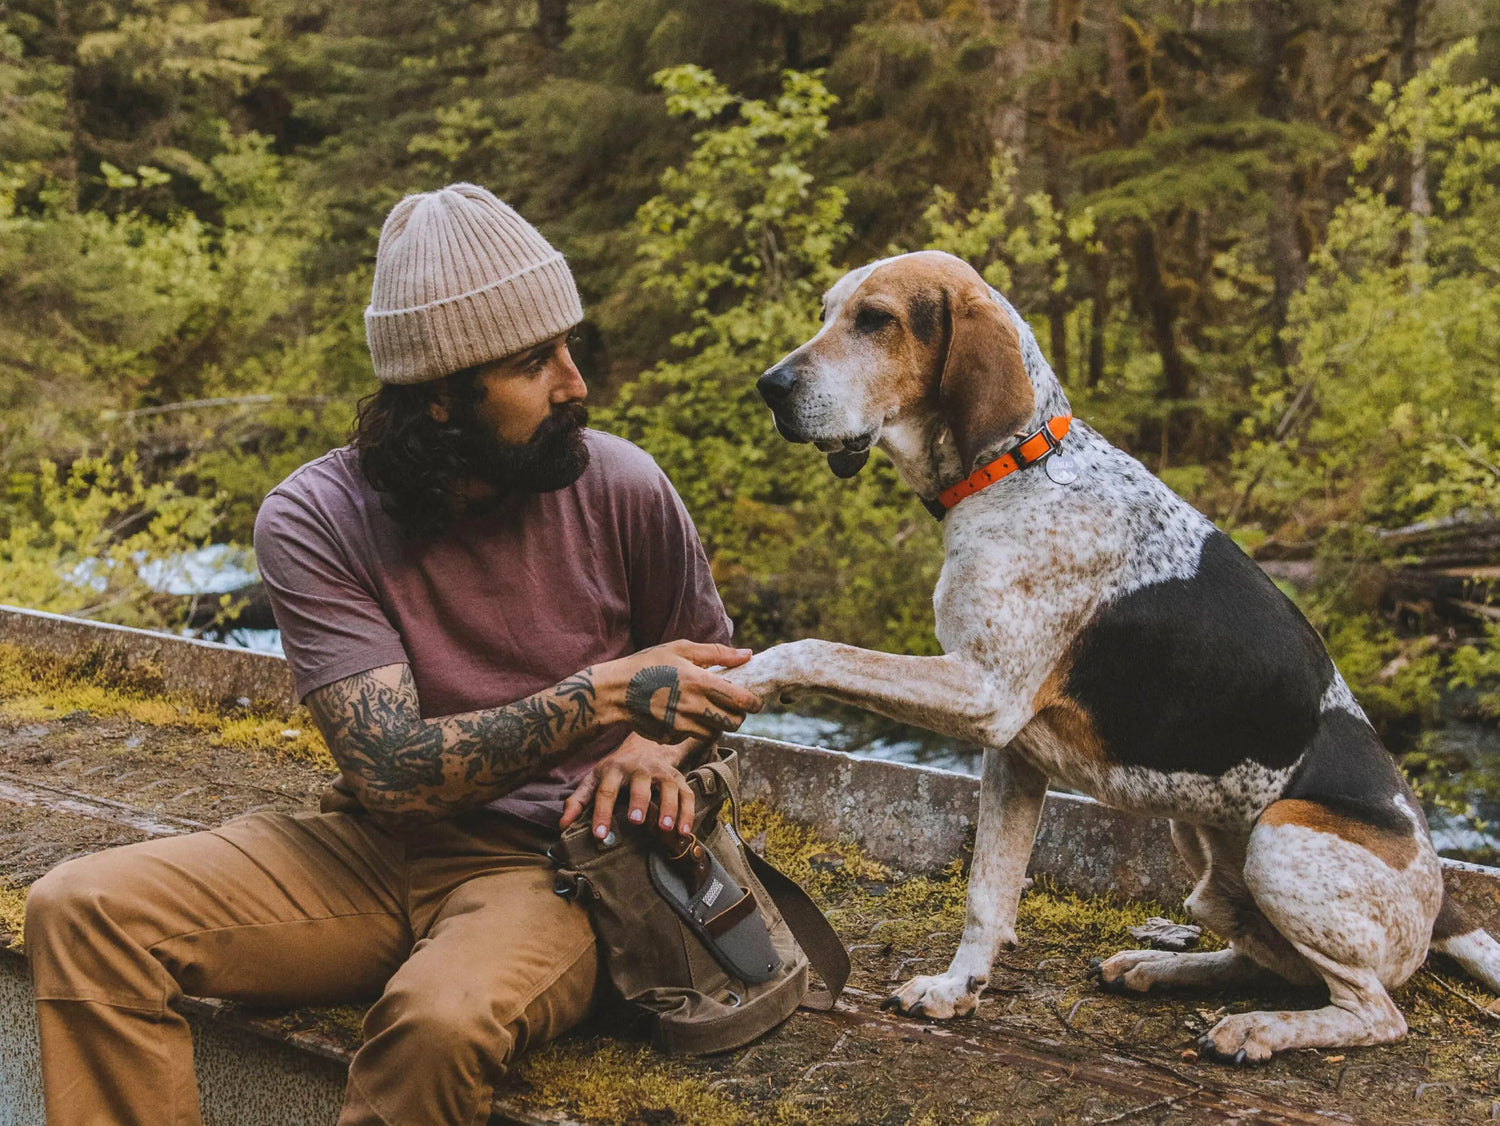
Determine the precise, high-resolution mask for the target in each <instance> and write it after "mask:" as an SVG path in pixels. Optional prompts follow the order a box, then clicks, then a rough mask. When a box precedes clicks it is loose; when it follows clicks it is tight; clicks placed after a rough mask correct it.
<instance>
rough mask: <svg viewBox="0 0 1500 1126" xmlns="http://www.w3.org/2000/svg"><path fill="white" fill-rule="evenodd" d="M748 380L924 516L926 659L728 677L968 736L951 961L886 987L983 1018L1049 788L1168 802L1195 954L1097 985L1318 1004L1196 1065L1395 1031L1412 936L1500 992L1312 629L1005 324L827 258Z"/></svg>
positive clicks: (1112, 975)
mask: <svg viewBox="0 0 1500 1126" xmlns="http://www.w3.org/2000/svg"><path fill="white" fill-rule="evenodd" d="M757 386H758V389H759V391H760V393H761V396H762V398H763V399H764V400H765V402H766V404H767V405H768V406H769V407H770V409H771V412H772V417H773V420H774V422H775V426H776V429H777V430H778V431H779V432H780V434H781V435H782V437H783V438H785V439H787V440H789V441H792V442H810V443H813V444H814V445H815V446H816V447H817V448H818V449H819V450H820V451H822V452H823V453H824V454H825V455H826V456H827V459H828V465H829V468H830V469H831V470H832V471H833V472H834V473H835V474H836V475H837V476H839V477H849V476H852V475H853V474H855V473H857V472H859V470H860V468H861V467H862V466H863V465H864V463H865V461H866V460H867V459H868V458H869V456H870V450H871V449H872V448H873V447H879V448H880V449H883V450H884V451H885V452H886V453H887V454H888V455H889V456H890V458H891V460H892V461H893V462H894V463H895V465H896V468H897V469H898V471H899V472H900V474H901V476H902V478H903V479H904V480H905V482H906V483H907V484H908V485H909V486H910V487H911V488H912V489H913V490H914V491H915V492H916V493H917V494H918V495H919V496H920V497H921V498H922V500H923V503H924V504H925V505H926V506H927V507H928V508H929V509H930V510H931V511H932V512H933V513H934V515H937V516H939V517H940V518H941V519H942V521H943V538H944V559H943V568H942V573H941V576H940V578H939V580H938V583H937V588H936V590H935V592H934V595H933V601H934V607H935V610H936V620H937V637H938V640H939V642H940V643H941V645H942V648H943V650H944V655H943V656H940V657H912V656H897V655H892V654H886V653H878V652H872V651H869V650H863V649H857V648H854V647H851V646H847V645H840V644H834V643H830V642H824V641H818V640H806V641H795V642H791V643H789V644H784V645H778V646H775V647H773V648H771V649H768V650H765V651H764V652H762V653H761V654H759V655H757V656H755V657H754V658H752V659H751V661H750V662H749V663H748V664H746V665H744V666H742V667H740V668H738V669H733V670H730V672H728V673H727V674H726V675H727V676H728V677H729V678H730V679H732V680H734V681H736V682H737V683H739V684H741V685H743V686H744V687H746V688H749V689H750V690H752V691H754V692H757V693H759V694H761V695H762V696H763V697H765V698H766V699H767V700H768V701H772V700H777V701H781V702H786V701H788V700H790V699H793V698H795V697H796V696H798V695H801V694H803V693H808V692H816V693H819V694H821V695H825V696H829V697H832V698H834V699H836V700H841V701H843V702H845V703H848V704H853V705H856V706H858V707H861V708H865V709H868V710H870V711H874V712H878V713H880V714H882V715H885V716H889V717H890V718H891V719H895V720H899V721H901V722H903V723H909V724H915V725H918V726H921V727H926V728H929V729H931V730H933V731H937V732H939V733H941V734H944V735H948V736H951V737H953V738H955V739H961V740H964V741H966V742H971V743H976V744H979V745H982V746H983V747H984V748H985V751H984V763H983V769H982V776H981V784H980V803H979V816H978V825H977V835H976V838H975V842H974V857H973V865H972V869H971V873H970V878H969V889H968V901H967V905H966V921H965V925H964V931H963V937H962V940H961V942H960V945H959V948H958V951H957V953H956V954H955V955H954V958H953V961H952V963H951V965H950V966H949V968H948V970H947V971H946V972H945V973H942V974H939V975H936V976H922V977H915V978H913V979H911V980H910V981H908V982H906V983H905V984H904V985H903V986H901V988H900V989H899V990H897V991H896V993H895V994H894V995H893V996H892V997H890V998H889V999H888V1001H887V1002H886V1007H889V1008H895V1009H898V1010H900V1011H901V1012H904V1013H908V1014H913V1015H920V1016H926V1017H930V1018H935V1019H946V1018H951V1017H955V1016H962V1015H966V1014H969V1013H972V1012H973V1011H974V1008H975V1006H976V1005H977V1003H978V1001H979V998H980V995H981V994H982V993H983V991H984V988H985V986H986V984H987V983H988V981H989V975H990V969H991V966H992V964H993V962H994V959H995V956H996V953H997V952H998V950H999V948H1000V947H1001V946H1002V945H1006V944H1011V943H1014V942H1015V918H1016V907H1017V904H1018V902H1019V900H1020V896H1021V890H1022V885H1023V880H1024V878H1025V874H1026V868H1027V862H1028V860H1029V858H1030V854H1031V849H1032V845H1033V842H1034V839H1035V836H1036V829H1037V822H1038V819H1039V817H1040V815H1041V809H1042V801H1043V797H1044V795H1045V793H1046V789H1047V784H1048V781H1049V780H1050V779H1056V780H1057V781H1059V782H1061V783H1063V784H1065V785H1067V786H1070V787H1073V788H1074V789H1077V790H1080V791H1082V792H1084V793H1087V794H1090V795H1092V796H1093V797H1095V798H1097V799H1098V800H1099V801H1101V802H1104V803H1106V804H1108V805H1111V806H1115V807H1118V808H1121V809H1126V810H1132V811H1136V812H1141V813H1148V814H1153V815H1158V816H1162V817H1167V818H1170V819H1171V831H1172V839H1173V841H1174V842H1175V844H1176V847H1177V849H1178V851H1179V852H1180V853H1181V855H1182V858H1183V860H1184V861H1186V863H1187V866H1188V868H1189V869H1190V870H1191V872H1192V874H1193V877H1194V879H1195V881H1196V883H1195V886H1194V888H1193V891H1192V894H1191V895H1190V896H1189V897H1188V898H1187V901H1186V907H1187V910H1188V912H1189V913H1190V914H1191V915H1192V916H1193V918H1195V919H1196V920H1198V921H1199V922H1201V923H1202V924H1203V925H1204V926H1206V927H1208V928H1210V929H1211V930H1213V931H1215V932H1217V933H1218V934H1219V935H1220V936H1222V937H1223V938H1224V939H1225V940H1226V941H1227V942H1228V944H1229V945H1228V948H1227V949H1224V950H1219V951H1214V952H1212V953H1170V952H1166V951H1158V950H1127V951H1122V952H1121V953H1118V954H1115V955H1114V956H1113V957H1111V958H1109V959H1107V960H1105V961H1103V962H1102V963H1097V964H1095V965H1094V966H1093V967H1092V970H1091V972H1092V975H1093V976H1094V977H1095V978H1096V979H1097V980H1098V982H1099V983H1100V984H1101V985H1102V986H1103V987H1105V988H1106V989H1109V990H1113V991H1121V992H1138V993H1144V992H1146V991H1148V990H1150V989H1153V988H1157V987H1169V988H1176V987H1213V986H1225V985H1231V984H1233V983H1234V982H1237V981H1241V980H1247V979H1249V978H1250V977H1252V976H1253V975H1256V974H1259V973H1262V972H1264V971H1271V972H1272V973H1274V974H1276V975H1279V976H1280V977H1281V978H1284V979H1285V980H1286V981H1288V982H1292V983H1294V984H1297V985H1307V986H1316V985H1317V984H1319V983H1322V984H1323V985H1325V986H1326V987H1327V989H1328V994H1329V1003H1328V1005H1327V1006H1326V1007H1324V1008H1321V1009H1315V1010H1311V1011H1305V1012H1248V1013H1239V1014H1235V1015H1231V1016H1227V1017H1225V1018H1224V1019H1223V1020H1221V1021H1220V1022H1219V1023H1218V1024H1217V1025H1215V1026H1214V1027H1213V1028H1212V1029H1211V1030H1210V1031H1209V1032H1208V1033H1207V1034H1206V1035H1205V1036H1203V1037H1202V1039H1201V1041H1200V1042H1199V1051H1200V1054H1201V1055H1202V1056H1203V1057H1204V1058H1209V1059H1214V1060H1218V1061H1224V1062H1232V1063H1246V1062H1252V1061H1261V1060H1265V1059H1268V1058H1270V1056H1271V1055H1272V1054H1273V1053H1275V1052H1278V1051H1285V1050H1287V1049H1292V1048H1309V1047H1343V1046H1345V1045H1356V1044H1376V1043H1384V1042H1389V1041H1394V1040H1397V1039H1400V1038H1401V1037H1402V1036H1403V1035H1404V1034H1405V1032H1406V1021H1405V1019H1404V1018H1403V1017H1402V1015H1401V1013H1400V1012H1399V1011H1398V1010H1397V1008H1396V1006H1395V1005H1394V1004H1393V1003H1392V1001H1391V998H1390V996H1389V994H1388V993H1387V990H1388V989H1390V988H1392V987H1393V986H1396V985H1399V984H1400V983H1401V982H1403V981H1405V980H1406V979H1407V978H1408V977H1409V976H1410V975H1411V974H1412V973H1413V972H1414V971H1415V970H1416V969H1417V968H1418V966H1420V965H1421V964H1422V962H1423V960H1424V959H1425V957H1426V956H1427V952H1428V949H1429V947H1430V948H1432V949H1436V950H1439V951H1442V952H1443V953H1445V954H1447V955H1449V956H1450V957H1452V958H1453V959H1455V960H1456V961H1457V962H1458V963H1459V964H1460V965H1461V966H1463V967H1464V969H1465V970H1467V971H1468V972H1469V973H1470V974H1471V975H1473V976H1474V977H1476V978H1477V979H1479V980H1480V981H1482V982H1483V983H1484V984H1485V985H1487V986H1488V987H1489V988H1491V989H1493V990H1497V991H1500V943H1497V942H1496V941H1495V940H1494V939H1493V938H1492V937H1491V936H1490V935H1489V934H1488V933H1487V932H1486V931H1484V930H1482V929H1480V928H1478V927H1477V926H1475V925H1474V924H1473V923H1472V922H1470V921H1469V920H1468V919H1466V918H1465V917H1464V915H1463V913H1462V911H1461V910H1460V909H1459V908H1458V906H1457V904H1455V903H1453V902H1452V901H1451V900H1450V899H1448V898H1447V897H1446V896H1445V893H1444V889H1443V880H1442V874H1441V869H1440V866H1439V862H1438V857H1437V853H1436V851H1435V850H1434V848H1433V845H1432V839H1431V836H1430V834H1429V832H1428V828H1427V823H1426V819H1425V817H1424V816H1423V814H1422V810H1421V806H1420V804H1419V803H1418V801H1417V799H1416V797H1415V795H1414V794H1413V793H1412V790H1411V788H1410V787H1409V786H1408V785H1407V783H1406V781H1405V779H1404V778H1403V777H1402V775H1401V773H1400V771H1399V770H1398V769H1397V768H1396V765H1395V763H1394V762H1393V760H1392V757H1391V755H1390V754H1389V752H1387V751H1386V749H1385V748H1384V747H1383V746H1382V744H1381V742H1380V740H1379V738H1378V737H1377V736H1376V734H1375V731H1374V729H1373V728H1372V727H1371V726H1370V723H1369V721H1368V720H1367V718H1366V717H1365V714H1364V712H1363V711H1362V710H1361V709H1360V707H1359V704H1358V703H1356V701H1355V699H1354V696H1353V694H1352V693H1351V692H1350V690H1349V687H1348V685H1347V684H1345V682H1344V679H1343V677H1342V676H1340V675H1339V672H1338V670H1337V669H1336V668H1335V667H1334V665H1333V662H1332V660H1331V659H1330V658H1329V656H1328V653H1327V651H1326V649H1325V648H1324V646H1323V643H1322V641H1321V640H1320V639H1319V637H1318V635H1317V633H1316V632H1315V631H1314V630H1313V628H1312V627H1311V626H1310V625H1309V624H1308V622H1307V621H1306V619H1305V618H1303V616H1302V615H1301V613H1300V612H1299V611H1298V610H1297V609H1296V607H1295V606H1294V605H1293V604H1292V602H1291V601H1290V600H1289V599H1288V598H1286V597H1285V596H1284V595H1283V594H1282V593H1281V592H1280V591H1279V590H1278V589H1277V588H1276V587H1275V585H1274V584H1273V583H1271V581H1270V580H1269V579H1268V578H1267V577H1266V576H1265V575H1264V574H1263V573H1262V572H1261V570H1260V569H1259V568H1258V567H1257V566H1256V565H1255V564H1254V563H1253V562H1252V561H1251V560H1250V559H1249V558H1248V557H1247V556H1246V555H1244V554H1243V553H1242V552H1241V551H1240V550H1239V548H1238V547H1236V546H1235V544H1234V543H1233V541H1231V540H1230V539H1229V537H1228V536H1226V535H1225V534H1224V533H1222V532H1220V531H1219V530H1218V529H1216V528H1215V527H1214V525H1213V524H1212V523H1211V522H1210V521H1209V520H1207V519H1206V518H1205V517H1204V516H1202V515H1201V514H1200V513H1199V512H1197V511H1196V510H1195V509H1193V508H1192V507H1191V506H1190V505H1189V504H1188V503H1187V502H1186V501H1184V500H1183V499H1182V498H1181V497H1179V496H1177V495H1176V494H1175V493H1173V492H1172V491H1171V490H1170V489H1168V488H1167V487H1166V485H1164V484H1163V483H1162V482H1161V481H1159V480H1158V479H1157V478H1156V477H1154V476H1152V474H1151V473H1150V472H1149V471H1148V470H1147V469H1146V468H1145V467H1144V466H1143V465H1141V464H1140V462H1138V461H1136V460H1135V459H1134V458H1132V457H1130V456H1129V455H1127V454H1126V453H1124V452H1123V451H1121V450H1119V449H1117V448H1115V447H1114V446H1111V445H1110V444H1109V443H1108V442H1107V441H1105V440H1104V438H1103V437H1101V436H1100V435H1099V434H1098V433H1097V432H1096V431H1094V430H1093V429H1091V428H1090V427H1089V426H1087V425H1086V424H1084V423H1082V422H1078V421H1074V420H1072V419H1071V410H1070V407H1069V405H1068V400H1067V397H1066V395H1065V394H1064V393H1063V388H1062V386H1061V385H1060V384H1059V383H1058V381H1057V378H1056V377H1055V376H1054V375H1053V373H1052V370H1051V368H1050V367H1049V366H1048V364H1047V362H1046V360H1045V359H1044V358H1043V356H1042V353H1041V349H1040V348H1039V347H1038V345H1037V342H1036V338H1035V337H1034V336H1033V335H1032V332H1031V330H1030V328H1029V327H1028V326H1027V324H1026V322H1025V321H1024V320H1023V319H1022V318H1021V316H1020V315H1019V314H1018V313H1017V312H1016V310H1015V309H1013V308H1012V307H1011V305H1010V304H1009V302H1007V301H1006V300H1005V299H1004V298H1003V297H1002V296H1001V295H1000V294H999V293H997V292H995V291H994V290H993V289H991V288H990V287H989V286H988V285H986V284H985V282H984V280H983V279H982V278H981V277H980V276H979V275H978V274H977V273H976V272H975V271H974V270H973V269H972V268H971V267H969V266H968V265H967V264H965V263H964V262H962V261H961V260H959V259H957V258H955V257H952V256H951V255H947V254H942V253H938V252H932V251H925V252H920V253H915V254H905V255H900V256H897V257H893V258H886V259H882V260H880V261H877V262H874V263H872V264H870V265H868V266H865V267H863V268H860V269H857V270H854V271H852V272H850V273H848V274H846V275H845V276H844V277H843V278H842V279H841V280H840V281H838V282H837V283H836V284H835V285H834V286H833V287H832V288H831V289H830V290H829V291H828V292H827V294H826V295H825V296H824V299H823V324H822V328H821V329H820V330H819V331H818V333H817V334H816V335H815V336H814V337H813V338H812V339H811V340H809V341H808V342H807V343H805V344H803V345H802V346H801V347H799V348H797V349H795V350H794V351H792V352H791V353H789V354H788V355H787V356H786V357H785V358H784V359H782V360H781V361H780V362H779V363H777V364H776V365H774V366H773V367H771V368H770V369H769V370H767V371H766V372H765V373H764V374H763V375H762V376H761V377H760V378H759V381H758V385H757Z"/></svg>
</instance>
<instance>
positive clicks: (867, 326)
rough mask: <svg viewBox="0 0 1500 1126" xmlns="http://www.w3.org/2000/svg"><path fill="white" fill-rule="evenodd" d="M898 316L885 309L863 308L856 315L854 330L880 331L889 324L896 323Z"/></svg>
mask: <svg viewBox="0 0 1500 1126" xmlns="http://www.w3.org/2000/svg"><path fill="white" fill-rule="evenodd" d="M895 320H896V318H895V317H893V316H891V315H890V314H889V313H887V312H886V311H885V310H884V309H861V310H860V311H859V312H858V313H857V314H856V315H855V317H854V330H855V331H856V332H879V331H880V330H881V329H883V328H884V327H885V326H886V325H888V324H894V323H895Z"/></svg>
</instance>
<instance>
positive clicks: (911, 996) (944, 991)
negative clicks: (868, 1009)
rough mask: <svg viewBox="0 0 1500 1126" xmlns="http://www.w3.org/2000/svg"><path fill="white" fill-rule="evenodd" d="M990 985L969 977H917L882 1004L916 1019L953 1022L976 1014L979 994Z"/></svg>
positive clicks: (887, 1008)
mask: <svg viewBox="0 0 1500 1126" xmlns="http://www.w3.org/2000/svg"><path fill="white" fill-rule="evenodd" d="M986 984H987V983H986V982H984V981H982V980H980V979H979V978H976V977H969V976H967V975H959V976H955V975H953V974H942V975H941V976H939V977H914V978H912V979H911V980H910V981H908V982H907V983H906V984H905V985H903V986H902V987H901V988H900V989H898V990H896V992H895V993H892V994H891V995H890V996H889V997H887V998H886V999H885V1000H884V1001H882V1002H881V1003H880V1007H881V1008H882V1009H886V1010H894V1011H896V1012H899V1013H905V1014H906V1015H907V1016H913V1017H930V1018H931V1019H933V1020H952V1019H953V1018H954V1017H966V1016H969V1015H970V1014H971V1013H973V1011H974V1009H975V1008H976V1007H977V1006H978V1004H979V994H980V993H982V992H983V991H984V987H985V985H986Z"/></svg>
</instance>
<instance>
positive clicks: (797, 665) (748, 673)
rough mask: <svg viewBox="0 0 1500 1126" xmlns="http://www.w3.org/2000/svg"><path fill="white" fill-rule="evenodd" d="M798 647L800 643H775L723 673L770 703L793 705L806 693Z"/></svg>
mask: <svg viewBox="0 0 1500 1126" xmlns="http://www.w3.org/2000/svg"><path fill="white" fill-rule="evenodd" d="M797 646H798V643H797V642H789V643H787V644H785V645H774V646H772V647H771V648H770V649H767V650H765V651H763V652H760V653H757V654H756V655H755V656H753V657H751V658H750V659H749V660H748V661H746V662H745V663H744V664H743V665H740V666H739V667H738V668H733V669H726V670H725V671H724V673H723V674H722V675H723V677H724V679H725V680H727V681H729V682H730V683H732V684H737V685H739V686H740V687H741V688H744V689H747V690H749V691H751V692H754V693H755V694H756V695H757V696H759V697H760V698H761V700H763V701H764V702H765V703H766V704H767V705H768V706H769V705H777V704H790V703H791V702H792V701H793V700H795V699H796V698H797V697H798V696H800V695H802V688H801V682H802V680H803V679H804V678H805V673H804V671H803V669H802V661H801V660H800V656H799V654H800V651H799V650H798V648H797Z"/></svg>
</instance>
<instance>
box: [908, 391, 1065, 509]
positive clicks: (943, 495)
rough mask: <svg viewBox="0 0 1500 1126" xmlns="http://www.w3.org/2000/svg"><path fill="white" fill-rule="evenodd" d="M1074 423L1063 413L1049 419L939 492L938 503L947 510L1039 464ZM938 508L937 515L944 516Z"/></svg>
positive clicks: (1055, 447)
mask: <svg viewBox="0 0 1500 1126" xmlns="http://www.w3.org/2000/svg"><path fill="white" fill-rule="evenodd" d="M1072 425H1073V416H1072V415H1070V414H1060V415H1057V416H1056V417H1054V418H1050V419H1048V420H1047V424H1046V425H1045V426H1043V427H1042V428H1041V429H1040V430H1038V431H1037V432H1036V433H1035V434H1031V435H1028V436H1027V437H1026V438H1025V439H1024V440H1023V441H1022V442H1021V444H1020V445H1019V446H1017V447H1016V448H1015V449H1013V450H1011V451H1010V452H1008V453H1003V454H1001V455H1000V456H999V457H997V458H996V459H995V460H994V461H992V462H990V463H989V464H988V465H981V466H980V467H979V468H978V469H976V470H974V472H973V473H970V474H969V475H968V476H967V477H965V478H964V479H963V480H962V481H960V482H959V483H958V484H956V485H950V486H949V487H948V488H946V489H944V490H943V491H942V492H940V493H938V497H937V502H938V504H939V505H941V506H942V508H941V512H946V511H947V510H948V509H950V508H952V507H953V506H954V505H955V504H957V503H958V502H959V501H961V500H963V499H964V498H965V497H971V496H973V495H974V494H975V493H977V492H979V490H980V489H987V488H989V487H990V486H991V485H993V484H994V483H995V482H996V481H998V480H1000V479H1001V478H1002V477H1009V476H1010V475H1011V474H1012V473H1014V472H1015V471H1016V470H1017V469H1025V468H1026V467H1027V466H1028V465H1035V464H1036V463H1037V462H1039V461H1041V460H1042V458H1044V457H1046V456H1047V455H1048V454H1050V453H1051V452H1052V451H1053V450H1055V449H1057V447H1058V445H1059V444H1060V443H1061V442H1062V440H1063V439H1064V438H1066V437H1067V436H1068V428H1069V427H1070V426H1072ZM941 512H939V511H938V510H937V509H934V515H938V516H940V515H941Z"/></svg>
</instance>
